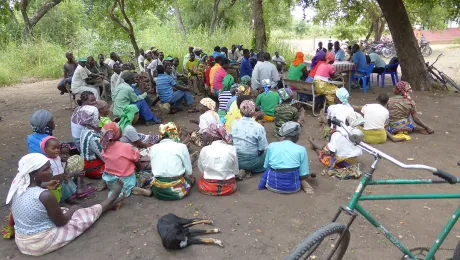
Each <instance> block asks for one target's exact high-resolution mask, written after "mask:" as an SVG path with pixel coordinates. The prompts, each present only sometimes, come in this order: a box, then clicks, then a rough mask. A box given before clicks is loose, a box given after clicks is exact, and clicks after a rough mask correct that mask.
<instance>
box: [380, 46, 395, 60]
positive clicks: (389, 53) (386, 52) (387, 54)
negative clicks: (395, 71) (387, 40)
mask: <svg viewBox="0 0 460 260" xmlns="http://www.w3.org/2000/svg"><path fill="white" fill-rule="evenodd" d="M382 55H383V57H385V58H387V59H389V58H391V57H392V56H393V50H392V49H390V48H384V49H383V52H382Z"/></svg>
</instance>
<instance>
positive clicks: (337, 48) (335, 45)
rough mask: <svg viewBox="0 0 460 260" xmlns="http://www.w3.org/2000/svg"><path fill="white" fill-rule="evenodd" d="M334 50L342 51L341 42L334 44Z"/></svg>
mask: <svg viewBox="0 0 460 260" xmlns="http://www.w3.org/2000/svg"><path fill="white" fill-rule="evenodd" d="M334 50H335V51H338V50H340V45H339V42H334Z"/></svg>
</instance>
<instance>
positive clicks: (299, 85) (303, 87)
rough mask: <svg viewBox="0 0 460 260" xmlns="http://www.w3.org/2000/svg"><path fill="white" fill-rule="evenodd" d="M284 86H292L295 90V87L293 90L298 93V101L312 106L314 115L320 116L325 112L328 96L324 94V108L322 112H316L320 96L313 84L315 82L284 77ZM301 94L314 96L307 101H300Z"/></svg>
mask: <svg viewBox="0 0 460 260" xmlns="http://www.w3.org/2000/svg"><path fill="white" fill-rule="evenodd" d="M283 86H284V87H286V86H289V87H291V88H294V89H295V90H294V89H293V91H295V92H296V93H297V99H298V100H297V102H299V103H301V104H304V105H307V106H310V107H311V111H312V112H313V116H319V115H320V114H321V113H323V112H324V109H325V107H326V97H324V96H323V97H324V103H323V108H322V109H321V111H320V114H316V113H315V107H316V102H317V98H318V97H319V96H317V95H316V94H315V86H314V85H313V83H308V82H305V81H300V80H292V79H283ZM299 94H306V95H309V96H312V101H307V102H304V101H300V100H299Z"/></svg>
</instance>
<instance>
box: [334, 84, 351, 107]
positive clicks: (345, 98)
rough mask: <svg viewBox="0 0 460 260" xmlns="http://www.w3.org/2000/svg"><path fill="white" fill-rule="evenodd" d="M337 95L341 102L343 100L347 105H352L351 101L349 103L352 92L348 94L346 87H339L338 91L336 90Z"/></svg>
mask: <svg viewBox="0 0 460 260" xmlns="http://www.w3.org/2000/svg"><path fill="white" fill-rule="evenodd" d="M335 95H336V96H337V98H338V99H339V100H340V102H342V104H343V105H346V106H351V105H350V104H349V103H348V97H349V96H350V94H348V91H347V89H346V88H343V87H342V88H339V89H338V90H337V91H336V92H335Z"/></svg>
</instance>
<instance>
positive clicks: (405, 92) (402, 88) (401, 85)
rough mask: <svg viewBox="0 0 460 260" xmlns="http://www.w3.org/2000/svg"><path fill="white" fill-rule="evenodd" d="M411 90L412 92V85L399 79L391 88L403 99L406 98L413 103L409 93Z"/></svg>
mask: <svg viewBox="0 0 460 260" xmlns="http://www.w3.org/2000/svg"><path fill="white" fill-rule="evenodd" d="M411 92H412V87H411V86H410V84H409V82H407V81H400V82H398V83H396V86H395V87H394V88H393V94H395V95H401V96H403V97H404V98H405V99H408V100H409V101H411V103H413V101H412V98H411V97H410V94H409V93H411Z"/></svg>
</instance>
